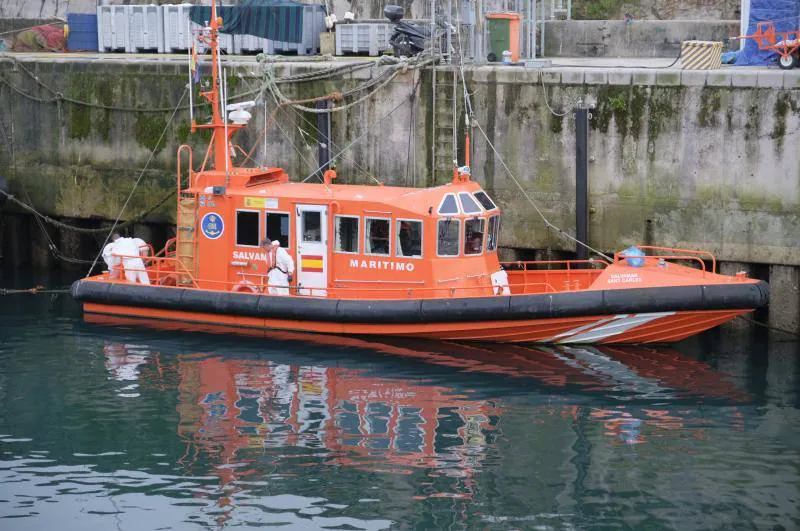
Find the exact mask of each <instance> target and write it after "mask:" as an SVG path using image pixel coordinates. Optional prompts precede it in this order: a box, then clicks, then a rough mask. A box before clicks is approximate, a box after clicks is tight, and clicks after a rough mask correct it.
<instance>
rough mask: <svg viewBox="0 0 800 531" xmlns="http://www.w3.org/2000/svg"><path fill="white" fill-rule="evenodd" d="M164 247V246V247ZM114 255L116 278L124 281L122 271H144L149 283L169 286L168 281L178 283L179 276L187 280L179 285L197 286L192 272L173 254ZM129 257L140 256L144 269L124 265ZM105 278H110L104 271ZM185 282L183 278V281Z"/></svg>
mask: <svg viewBox="0 0 800 531" xmlns="http://www.w3.org/2000/svg"><path fill="white" fill-rule="evenodd" d="M164 249H166V246H165V247H164ZM114 256H115V257H117V258H119V259H120V265H118V266H117V267H118V268H119V275H117V277H118V278H117V279H118V280H120V281H122V282H125V280H124V278H123V277H124V271H125V270H128V271H144V272H145V273H147V276H148V277H150V282H151V284H158V285H160V286H165V287H166V286H169V285H170V283H172V282H174V283H175V284H178V283H179V282H178V280H179V277H180V278H181V279H188V282H186V283H185V285H184V284H182V283H181V287H194V288H196V287H198V282H197V279H195V278H194V274H193V273H192V272H191V271H189V270H188V269H186V267H185V266H184V265H183V264H181V262H180V260H178V259H177V258H175V257H174V256H158V255H153V256H130V255H120V254H115V255H114ZM131 258H141V259H142V263H144V269H141V268H137V267H133V268H131V267H128V268H126V267H125V265H124V264H125V260H126V259H131ZM104 276H105V277H106V278H108V279H109V280H113V279H111V275H110V274H108V273H106V274H104ZM183 282H185V280H184V281H183Z"/></svg>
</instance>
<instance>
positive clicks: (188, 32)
mask: <svg viewBox="0 0 800 531" xmlns="http://www.w3.org/2000/svg"><path fill="white" fill-rule="evenodd" d="M192 43H193V39H192V23H191V22H187V23H186V45H187V48H188V49H189V50H188V51H189V123H190V124H191V123H192V122H194V100H193V97H194V96H193V92H194V79H192V74H193V72H192V49H193V46H192ZM194 67H195V68H200V65H199V64H195V65H194Z"/></svg>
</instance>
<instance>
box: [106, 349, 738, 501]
mask: <svg viewBox="0 0 800 531" xmlns="http://www.w3.org/2000/svg"><path fill="white" fill-rule="evenodd" d="M305 339H306V341H313V342H315V343H322V344H327V345H333V344H338V345H340V344H341V343H342V342H343V341H344V342H345V343H346V344H347V346H349V347H352V346H353V345H354V344H357V345H358V346H359V347H360V348H364V347H367V346H368V347H370V348H371V349H374V350H379V351H382V352H385V353H391V354H392V355H399V356H402V357H413V358H415V359H418V360H425V362H426V363H430V364H433V365H441V366H446V367H455V368H458V369H460V370H461V372H469V373H483V374H486V375H502V376H504V377H508V378H509V379H511V380H522V381H523V382H525V383H527V384H540V385H542V386H544V387H545V388H551V390H553V391H556V390H564V389H568V390H569V391H570V393H572V394H573V395H574V393H577V392H581V393H583V394H584V398H585V399H586V400H587V403H586V404H584V405H574V404H568V403H566V402H564V401H561V400H559V399H558V398H557V396H558V395H556V396H555V397H554V396H553V395H549V396H547V395H546V396H547V402H548V407H547V408H546V410H545V411H546V412H547V413H549V414H557V415H560V416H562V417H565V418H571V419H572V420H573V421H577V419H578V418H579V417H583V418H584V419H585V420H587V421H589V422H594V423H597V424H599V425H601V426H602V427H603V432H602V433H603V434H604V435H605V436H606V437H608V438H609V439H611V441H612V442H614V443H624V444H640V443H644V442H647V440H648V436H647V435H646V433H648V432H649V433H651V434H652V435H651V436H652V437H659V436H660V435H659V433H660V432H663V431H669V430H680V431H681V432H682V433H683V434H684V435H686V434H690V435H691V436H693V437H698V438H702V431H703V430H704V429H705V427H706V426H707V425H708V424H709V423H711V422H712V421H711V420H709V419H705V418H700V417H698V415H697V412H696V411H694V410H693V409H687V408H685V407H683V408H682V407H679V406H680V404H681V403H682V401H684V402H683V403H686V402H685V401H687V400H690V401H691V402H690V403H694V401H696V400H698V399H706V400H718V401H719V400H724V403H725V404H726V405H729V406H730V407H729V408H727V409H726V411H727V412H728V413H729V414H730V415H731V417H730V418H724V419H717V420H719V421H723V422H725V423H727V424H731V425H734V426H739V427H740V428H741V425H742V422H743V421H742V416H741V414H740V413H739V412H738V410H737V408H736V406H737V405H744V404H747V403H749V402H750V397H749V395H747V394H746V393H744V392H741V391H739V390H738V389H737V388H736V386H734V385H733V384H732V383H731V382H730V381H729V380H728V379H727V378H726V377H725V376H724V375H723V374H721V373H719V372H717V371H715V370H713V369H711V368H710V367H709V366H708V365H707V364H705V363H703V362H700V361H697V360H694V359H691V358H687V357H685V356H682V355H681V354H680V353H678V352H677V351H675V350H673V349H667V348H661V349H655V348H614V347H558V348H556V347H537V348H533V347H527V346H514V345H479V344H473V345H469V344H458V343H448V344H442V343H440V342H423V341H413V342H412V341H406V342H394V343H378V342H374V341H369V342H368V341H365V340H342V339H341V338H329V337H316V336H309V337H306V338H305ZM104 352H105V356H106V364H105V365H106V369H107V370H108V371H109V377H111V378H114V379H115V380H117V381H119V382H121V383H123V384H125V385H124V386H122V387H120V388H119V389H117V393H118V394H119V395H120V396H124V397H133V396H138V394H137V393H133V392H132V390H133V389H135V388H136V387H137V386H138V383H134V382H136V381H137V380H139V377H140V367H141V366H142V365H143V364H147V363H148V360H149V358H150V351H149V350H148V349H145V348H143V347H142V346H140V345H130V344H124V343H112V342H107V343H106V345H105V346H104ZM159 359H160V355H159V354H158V353H156V354H155V355H154V356H153V360H154V362H155V363H156V364H157V365H158V367H157V370H156V368H155V367H152V368H151V370H150V371H149V377H150V379H149V384H150V385H153V384H156V383H159V381H160V378H162V377H163V375H164V374H165V367H164V363H165V362H164V361H159ZM309 361H310V360H309ZM169 363H170V364H172V365H174V366H173V367H168V368H166V373H174V374H175V375H176V377H177V389H178V404H177V407H176V409H177V411H178V414H179V420H178V427H177V432H178V435H179V437H180V440H181V441H183V443H184V445H185V452H184V454H183V456H182V457H181V458H180V460H179V462H180V463H181V464H183V465H184V466H186V468H187V469H188V470H192V469H193V466H194V463H195V461H196V460H197V458H198V456H199V455H200V454H201V452H202V453H203V454H205V455H206V456H207V457H209V458H210V459H211V461H213V462H215V463H217V465H216V467H215V472H214V474H215V475H217V476H218V477H219V478H220V480H221V483H222V484H223V485H227V484H230V483H232V482H235V481H236V480H237V479H239V478H240V477H242V476H246V475H248V474H251V473H252V470H251V469H250V468H249V467H248V466H247V465H245V464H243V463H247V462H252V461H253V459H254V458H255V457H254V456H256V455H259V454H261V455H263V454H264V452H275V451H277V452H278V453H276V454H274V455H273V457H274V458H276V459H279V458H287V459H289V458H291V459H293V463H294V464H295V465H296V466H299V467H303V466H317V465H320V464H324V465H325V466H347V467H353V468H357V469H359V470H362V471H368V472H381V473H395V474H410V473H411V470H412V469H414V468H419V469H434V470H436V474H437V475H441V476H447V477H450V478H457V479H458V480H459V481H455V482H453V483H452V484H451V485H450V488H449V490H448V491H447V492H436V493H434V494H433V495H434V496H448V497H470V496H471V491H470V487H469V485H470V480H471V478H472V477H473V476H474V475H475V473H476V471H477V470H479V469H480V468H481V466H482V465H481V464H482V461H483V459H484V458H485V456H486V455H487V448H488V446H490V445H491V443H492V440H493V438H494V437H495V436H496V435H497V432H498V427H499V425H500V424H501V422H502V419H503V409H504V407H505V400H503V399H502V398H487V397H486V396H483V394H481V393H476V390H475V389H471V388H464V387H462V386H460V385H457V384H458V382H456V383H455V384H453V383H451V384H449V385H448V384H446V383H444V382H442V381H441V379H440V378H438V377H436V376H435V375H432V376H431V377H429V378H425V379H422V378H402V377H390V376H381V375H379V374H377V373H376V372H375V371H373V370H368V369H363V368H348V367H341V366H326V365H313V364H302V363H287V362H281V361H276V360H274V359H269V358H267V359H262V358H259V357H249V356H248V357H236V356H233V357H231V356H220V355H215V354H212V353H193V354H179V355H177V356H175V357H174V358H172V359H171V361H170V362H169ZM162 388H163V383H162ZM598 393H602V396H603V397H604V398H605V399H613V400H614V401H615V402H616V404H612V406H613V407H598V406H596V405H593V404H592V400H591V399H592V398H593V397H597V395H598ZM559 402H563V403H559ZM665 405H666V407H664V406H665ZM584 413H585V415H584ZM724 416H726V417H727V414H726V415H724ZM286 449H295V450H296V451H297V450H298V449H302V450H304V451H298V453H295V454H292V455H290V454H288V453H280V451H281V450H286ZM320 458H322V459H320Z"/></svg>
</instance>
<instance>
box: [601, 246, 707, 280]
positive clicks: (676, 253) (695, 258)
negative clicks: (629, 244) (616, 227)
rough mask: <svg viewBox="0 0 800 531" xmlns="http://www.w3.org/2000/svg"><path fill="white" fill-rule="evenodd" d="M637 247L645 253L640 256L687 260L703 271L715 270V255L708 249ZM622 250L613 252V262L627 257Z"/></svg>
mask: <svg viewBox="0 0 800 531" xmlns="http://www.w3.org/2000/svg"><path fill="white" fill-rule="evenodd" d="M636 247H637V248H639V249H641V250H643V251H645V255H644V256H643V257H642V258H660V259H662V260H685V261H687V262H697V263H698V264H699V265H700V269H702V270H703V273H706V272H711V273H716V272H717V257H716V256H714V254H713V253H710V252H708V251H696V250H693V249H678V248H675V247H659V246H656V245H637V246H636ZM647 251H656V252H655V253H649V252H647ZM662 252H666V253H672V254H659V253H662ZM623 253H624V251H621V252H616V253H614V262H619V261H622V260H624V259H625V258H627V257H626V256H625V255H624V254H623ZM706 260H709V261H710V262H711V268H710V269H709V268H708V264H707V263H706Z"/></svg>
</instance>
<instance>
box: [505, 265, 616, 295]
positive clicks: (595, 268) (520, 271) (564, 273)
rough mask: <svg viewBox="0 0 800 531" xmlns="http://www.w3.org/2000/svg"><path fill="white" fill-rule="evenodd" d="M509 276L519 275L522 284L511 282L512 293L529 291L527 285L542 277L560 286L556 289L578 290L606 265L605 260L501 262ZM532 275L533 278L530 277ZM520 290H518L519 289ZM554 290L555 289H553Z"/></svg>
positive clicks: (586, 285)
mask: <svg viewBox="0 0 800 531" xmlns="http://www.w3.org/2000/svg"><path fill="white" fill-rule="evenodd" d="M500 265H501V266H503V269H505V270H506V271H507V272H508V274H509V276H510V277H511V278H514V277H517V278H519V277H521V280H522V283H521V284H522V285H520V284H517V283H512V284H511V289H512V292H514V293H531V291H528V288H527V287H523V286H527V285H530V284H531V283H533V282H534V281H537V282H541V280H542V277H544V281H545V282H548V283H552V282H555V283H557V284H559V285H561V286H562V288H561V289H560V290H558V291H579V290H581V289H585V288H587V287H588V286H589V284H591V282H592V281H593V280H594V278H595V277H596V276H597V275H598V274H599V273H600V271H601V270H602V269H604V268H605V267H607V266H608V262H606V261H605V260H596V259H589V260H531V261H523V260H519V261H516V262H501V263H500ZM531 277H533V278H531ZM520 289H521V290H522V291H519V290H520ZM554 291H556V290H554Z"/></svg>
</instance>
